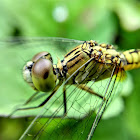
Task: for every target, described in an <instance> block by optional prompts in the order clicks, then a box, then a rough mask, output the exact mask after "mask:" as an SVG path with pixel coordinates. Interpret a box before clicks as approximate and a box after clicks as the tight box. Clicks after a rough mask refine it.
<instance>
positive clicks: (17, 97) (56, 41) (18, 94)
mask: <svg viewBox="0 0 140 140" xmlns="http://www.w3.org/2000/svg"><path fill="white" fill-rule="evenodd" d="M81 43H82V41H78V40H72V39H64V38H21V37H18V38H8V39H0V52H1V56H0V87H1V88H0V93H1V94H0V98H1V99H2V100H1V101H0V115H1V116H8V115H9V114H10V113H11V112H12V110H13V109H14V108H16V106H17V107H19V105H22V104H23V103H24V102H25V101H26V100H27V99H28V98H29V97H30V96H31V95H32V94H33V93H34V91H33V90H32V89H31V88H30V87H29V86H28V85H27V84H26V83H25V81H24V80H23V76H22V69H23V66H24V65H25V63H26V62H27V61H29V60H30V59H31V58H32V57H33V56H34V55H35V54H36V53H38V52H41V51H47V52H50V53H51V55H52V57H53V58H54V64H55V63H57V57H59V58H60V59H61V58H62V57H63V56H64V55H65V54H66V53H67V52H68V51H69V50H71V49H72V48H73V47H75V46H77V45H78V44H81ZM42 95H43V93H41V94H40V98H39V99H40V100H38V101H37V102H34V105H36V104H38V103H39V102H40V101H41V100H42V98H41V97H42ZM23 112H24V111H23ZM19 115H20V114H17V115H16V116H15V117H18V116H19ZM22 115H23V116H26V115H27V116H33V115H37V112H36V113H32V112H31V114H30V113H29V112H28V113H27V114H26V113H25V114H24V113H22V114H21V115H20V116H22ZM13 117H14V116H13Z"/></svg>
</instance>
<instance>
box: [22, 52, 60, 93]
mask: <svg viewBox="0 0 140 140" xmlns="http://www.w3.org/2000/svg"><path fill="white" fill-rule="evenodd" d="M56 77H57V76H56V75H55V72H54V68H53V61H52V57H51V55H50V54H49V53H48V52H40V53H38V54H36V55H35V56H34V57H33V58H32V60H31V61H28V62H27V63H26V65H25V66H24V68H23V78H24V80H25V81H26V82H27V83H28V84H29V85H30V86H31V87H32V88H33V89H35V90H38V91H43V92H48V91H50V90H52V89H53V88H54V87H55V85H56V79H57V78H56Z"/></svg>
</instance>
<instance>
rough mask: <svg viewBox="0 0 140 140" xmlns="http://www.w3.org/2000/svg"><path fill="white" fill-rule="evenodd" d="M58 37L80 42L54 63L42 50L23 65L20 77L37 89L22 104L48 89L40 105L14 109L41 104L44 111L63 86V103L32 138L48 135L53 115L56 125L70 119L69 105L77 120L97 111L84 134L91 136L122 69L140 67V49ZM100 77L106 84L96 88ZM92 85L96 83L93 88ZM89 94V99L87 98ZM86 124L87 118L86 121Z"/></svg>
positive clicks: (49, 55) (118, 81)
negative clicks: (128, 48) (124, 49)
mask: <svg viewBox="0 0 140 140" xmlns="http://www.w3.org/2000/svg"><path fill="white" fill-rule="evenodd" d="M46 40H47V38H46ZM57 40H59V42H63V41H66V42H67V41H68V42H75V44H76V42H77V43H78V44H79V45H77V46H75V47H74V48H73V49H72V50H71V51H69V52H68V53H67V54H66V55H65V56H64V58H63V59H61V60H59V59H58V63H57V64H53V58H52V57H51V54H50V53H49V52H45V51H42V52H39V53H37V54H36V55H35V56H34V57H33V58H32V60H31V61H28V62H27V63H26V65H25V66H24V68H23V77H24V80H25V81H26V82H27V83H28V84H29V85H30V86H31V87H32V88H33V89H34V90H36V93H35V94H34V95H32V96H31V97H30V98H29V99H28V100H27V102H26V103H25V104H28V103H29V102H31V101H32V100H33V99H34V98H35V97H36V96H37V95H38V93H39V91H42V92H49V91H51V92H50V94H49V96H47V98H46V99H45V100H44V101H43V102H41V103H40V104H39V105H37V106H35V107H27V108H19V109H17V110H26V109H34V108H38V107H42V106H44V107H43V109H42V110H45V113H46V112H47V111H49V108H50V107H51V106H52V105H53V104H55V102H58V101H59V99H56V100H54V101H53V102H51V100H52V99H53V97H54V96H56V95H57V94H58V91H59V90H61V89H62V91H61V95H60V96H63V102H62V103H61V104H60V105H59V106H58V107H57V108H56V109H55V111H54V112H53V113H51V115H50V119H48V120H47V121H46V122H45V123H44V124H42V127H41V128H40V130H38V133H36V134H35V135H32V137H31V138H32V139H35V138H37V139H39V138H41V135H42V133H46V135H47V127H48V126H49V125H51V121H52V120H53V118H55V117H61V118H62V119H59V121H58V122H57V125H56V126H57V127H58V126H59V127H60V126H62V125H64V124H63V123H62V121H63V120H64V118H67V117H68V116H70V117H68V118H73V115H71V114H72V112H71V108H72V109H73V110H75V112H73V113H75V114H77V115H76V117H75V118H77V119H81V118H84V117H86V116H90V118H91V116H92V114H93V113H95V110H96V116H95V119H93V123H92V125H91V126H90V128H88V129H89V130H90V131H89V133H88V135H87V139H91V138H92V136H93V133H94V131H95V129H96V127H97V125H98V123H99V121H100V119H101V117H102V115H103V113H104V111H105V110H106V108H107V106H108V104H109V103H110V101H111V100H112V97H113V96H114V93H115V91H114V90H116V85H117V84H118V83H120V81H122V80H123V78H124V75H125V71H127V70H131V69H136V68H139V67H140V50H139V49H137V50H136V49H132V50H128V51H124V52H120V51H117V50H116V49H115V47H114V46H113V45H108V44H98V43H97V42H96V41H93V40H90V41H76V40H69V39H57ZM25 41H26V40H25ZM46 51H47V50H46ZM106 79H107V80H106ZM103 80H106V82H105V83H106V84H105V85H102V87H103V89H102V90H100V86H99V87H97V85H96V83H98V82H102V81H103ZM71 85H73V86H74V88H73V89H72V90H71V89H70V87H71ZM94 85H96V87H94ZM94 88H95V90H94ZM69 89H70V90H69ZM96 89H97V90H96ZM83 92H84V93H83ZM88 95H89V96H90V98H92V100H90V99H89V98H88ZM72 96H73V97H72ZM86 96H87V97H86ZM82 98H84V99H82ZM80 100H81V101H80ZM83 101H84V104H83V105H81V103H80V102H82V103H83ZM49 102H51V103H49ZM49 104H51V105H49ZM74 104H77V105H76V106H77V108H75V107H74ZM47 107H48V108H47ZM46 108H47V109H46ZM17 110H16V111H17ZM59 112H61V114H59ZM62 112H63V113H62ZM70 112H71V113H70ZM42 114H43V113H42ZM42 114H40V113H39V115H38V116H37V117H36V118H35V119H34V121H33V122H32V123H31V125H30V126H29V128H28V129H27V130H26V131H25V133H24V134H23V135H22V136H21V139H22V138H24V137H26V136H27V134H28V132H27V131H29V130H30V129H31V128H32V126H33V125H34V124H35V122H38V121H37V119H39V117H41V115H42ZM48 114H49V113H48ZM87 123H88V121H87V122H86V124H87ZM34 127H35V126H34ZM83 128H84V129H83V132H82V133H84V132H85V131H86V125H85V127H83ZM77 132H78V131H77ZM53 133H54V132H52V134H48V135H49V136H48V137H51V136H52V135H53ZM58 135H59V134H58ZM77 135H79V137H77V139H80V135H81V134H77ZM64 138H65V136H64ZM71 138H73V136H71Z"/></svg>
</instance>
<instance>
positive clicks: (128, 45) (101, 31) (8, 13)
mask: <svg viewBox="0 0 140 140" xmlns="http://www.w3.org/2000/svg"><path fill="white" fill-rule="evenodd" d="M8 36H29V37H31V36H40V37H41V36H46V37H65V38H71V39H78V40H90V39H93V40H96V41H97V42H100V43H102V42H104V43H111V44H115V45H117V46H118V49H119V50H122V51H123V50H127V49H132V48H135V49H137V48H140V2H139V1H138V0H114V1H113V0H89V1H84V0H77V1H74V0H71V1H64V0H40V1H39V0H24V1H21V0H14V1H12V0H1V2H0V37H8ZM129 74H130V75H131V77H132V83H133V86H134V88H133V90H132V93H131V94H130V95H129V96H127V97H125V96H123V97H122V98H123V100H124V105H125V108H124V110H123V112H122V113H120V114H119V115H117V116H115V117H112V118H108V119H106V120H102V121H101V122H100V123H99V126H98V127H97V130H96V132H95V135H94V138H93V139H95V140H114V139H116V140H139V139H140V133H139V132H140V94H139V93H140V87H139V85H140V69H137V70H132V71H130V72H129ZM25 123H26V120H25V119H23V118H22V119H20V118H19V119H7V118H4V117H2V118H1V119H0V139H1V140H15V139H18V138H19V136H20V135H21V134H22V133H23V131H24V130H25Z"/></svg>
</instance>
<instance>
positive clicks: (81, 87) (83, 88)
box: [77, 84, 104, 99]
mask: <svg viewBox="0 0 140 140" xmlns="http://www.w3.org/2000/svg"><path fill="white" fill-rule="evenodd" d="M77 87H78V88H80V89H82V90H84V91H87V92H88V93H90V94H93V95H95V96H98V97H99V98H101V99H104V97H103V96H102V95H99V94H98V93H95V92H94V91H93V90H92V89H91V88H90V87H88V86H86V85H85V84H80V85H78V86H77Z"/></svg>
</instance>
